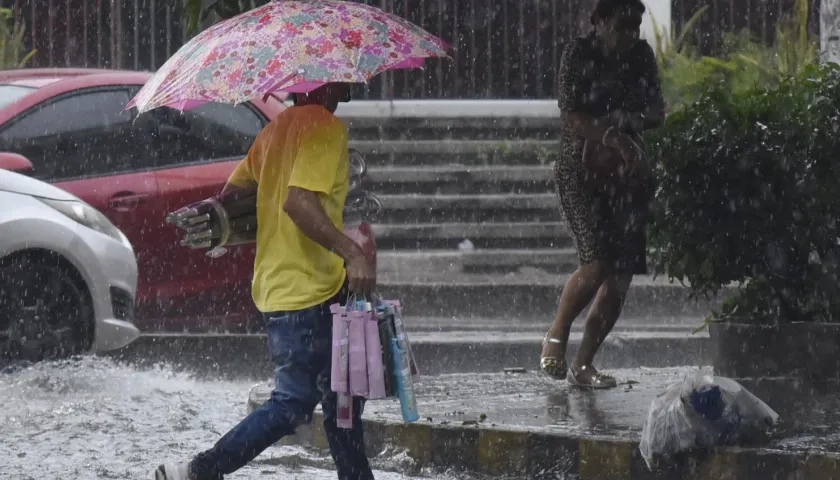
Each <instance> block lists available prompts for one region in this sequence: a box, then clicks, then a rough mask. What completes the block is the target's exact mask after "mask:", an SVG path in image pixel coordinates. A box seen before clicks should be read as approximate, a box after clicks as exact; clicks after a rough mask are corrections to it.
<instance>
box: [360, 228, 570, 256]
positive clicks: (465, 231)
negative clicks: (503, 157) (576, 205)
mask: <svg viewBox="0 0 840 480" xmlns="http://www.w3.org/2000/svg"><path fill="white" fill-rule="evenodd" d="M373 232H374V234H375V235H376V244H377V246H378V248H379V252H381V253H384V252H387V251H388V250H427V249H453V250H454V249H457V248H458V245H459V244H460V243H461V242H463V241H464V240H467V239H468V240H470V242H472V244H473V247H474V248H563V247H570V246H571V245H572V240H571V237H569V232H568V230H567V228H566V225H565V223H564V222H519V223H491V222H487V223H425V224H376V225H373Z"/></svg>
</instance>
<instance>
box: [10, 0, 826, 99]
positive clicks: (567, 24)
mask: <svg viewBox="0 0 840 480" xmlns="http://www.w3.org/2000/svg"><path fill="white" fill-rule="evenodd" d="M360 1H364V2H365V3H369V4H373V5H376V6H378V7H381V8H384V9H385V10H387V11H390V12H394V13H396V14H398V15H401V16H403V17H405V18H407V19H409V20H410V21H412V22H414V23H416V24H418V25H421V26H423V27H424V28H426V29H427V30H428V31H430V32H431V33H433V34H436V35H438V36H440V37H442V38H443V39H445V40H448V41H449V42H450V43H452V44H453V45H454V46H455V50H454V52H453V56H452V58H451V59H446V60H432V61H430V62H428V65H427V67H426V69H425V70H422V71H419V70H418V71H409V72H394V73H388V74H385V75H382V76H380V77H379V78H376V79H374V81H372V82H371V83H370V85H368V86H367V87H366V88H362V87H360V91H359V92H357V93H358V94H359V95H361V96H366V97H368V98H554V97H555V96H556V89H557V82H556V80H555V79H556V72H557V67H558V65H559V61H560V55H561V53H562V49H563V45H564V44H565V42H566V41H568V39H570V38H573V37H575V36H577V35H580V34H582V33H583V32H585V31H587V30H588V28H589V24H588V13H589V11H590V10H591V7H592V5H593V4H594V2H595V0H360ZM264 2H265V0H260V1H257V2H256V3H264ZM794 2H795V0H672V12H673V26H674V31H677V32H678V31H680V30H681V29H682V25H683V24H684V23H685V21H686V20H687V19H688V18H690V17H691V15H692V14H693V13H694V12H695V11H696V10H697V9H698V8H700V6H701V5H709V6H710V9H709V11H708V12H707V13H706V15H705V16H704V18H703V21H702V22H701V23H700V25H699V29H698V33H697V35H696V37H697V43H698V44H699V45H700V46H701V47H702V50H703V51H704V52H705V53H714V52H715V50H716V49H717V48H718V47H719V45H720V40H721V32H726V31H734V30H739V29H743V28H749V29H750V30H752V31H753V33H755V34H756V35H757V36H759V37H760V38H763V39H764V40H766V41H768V42H770V41H772V40H773V38H774V36H775V25H776V22H777V21H778V19H779V18H781V16H782V13H783V12H784V13H789V12H791V11H792V8H793V3H794ZM0 4H2V5H3V6H5V7H9V8H12V9H13V10H14V11H15V12H17V13H18V18H19V19H21V20H22V21H23V22H24V25H25V26H26V28H27V35H26V39H27V42H28V43H29V45H30V46H31V47H33V48H36V49H37V50H38V54H37V55H36V57H35V59H34V61H33V63H32V64H31V66H58V67H64V66H71V67H105V68H125V69H132V70H154V69H157V68H158V67H160V66H161V65H162V64H163V62H165V61H166V59H167V58H168V57H169V56H170V55H171V54H172V53H174V52H175V51H176V50H177V49H178V47H180V46H181V45H182V44H183V42H184V40H185V38H184V34H183V28H182V24H181V12H180V0H15V1H9V0H5V1H0ZM818 7H819V0H816V1H814V2H813V8H812V16H813V21H812V28H813V30H814V31H816V30H817V25H818V21H817V19H818V15H817V12H818Z"/></svg>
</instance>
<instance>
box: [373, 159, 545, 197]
mask: <svg viewBox="0 0 840 480" xmlns="http://www.w3.org/2000/svg"><path fill="white" fill-rule="evenodd" d="M365 187H366V188H369V189H370V190H371V191H373V192H376V193H377V194H386V195H387V194H391V195H396V194H408V193H423V194H450V195H452V194H481V193H483V194H502V193H506V194H523V193H554V192H555V186H554V165H553V162H552V163H549V164H546V165H470V166H467V165H424V166H401V167H371V168H370V169H369V170H368V176H367V177H366V178H365Z"/></svg>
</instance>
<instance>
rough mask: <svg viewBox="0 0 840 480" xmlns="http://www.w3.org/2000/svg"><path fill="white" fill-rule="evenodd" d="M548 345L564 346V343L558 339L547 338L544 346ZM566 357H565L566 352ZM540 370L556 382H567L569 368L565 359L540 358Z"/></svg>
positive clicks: (544, 340)
mask: <svg viewBox="0 0 840 480" xmlns="http://www.w3.org/2000/svg"><path fill="white" fill-rule="evenodd" d="M546 343H556V344H560V345H562V344H563V342H561V341H560V340H558V339H556V338H552V337H545V338H544V339H543V345H545V344H546ZM563 353H564V357H565V352H563ZM540 370H542V371H543V372H545V374H546V375H548V376H549V377H551V378H553V379H555V380H565V379H566V373H567V372H568V371H569V367H568V366H567V365H566V359H565V358H557V357H540Z"/></svg>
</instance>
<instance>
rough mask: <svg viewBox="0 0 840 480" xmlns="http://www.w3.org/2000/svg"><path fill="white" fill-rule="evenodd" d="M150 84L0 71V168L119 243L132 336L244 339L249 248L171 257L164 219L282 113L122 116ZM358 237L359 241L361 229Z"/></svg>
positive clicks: (257, 108) (92, 74)
mask: <svg viewBox="0 0 840 480" xmlns="http://www.w3.org/2000/svg"><path fill="white" fill-rule="evenodd" d="M150 77H151V74H149V73H144V72H127V71H113V70H95V69H24V70H12V71H0V168H7V169H10V170H17V171H19V172H20V171H22V170H23V171H25V173H27V174H29V175H31V176H33V177H35V178H38V179H40V180H44V181H48V182H50V183H53V184H55V185H56V186H58V187H61V188H63V189H65V190H67V191H69V192H71V193H73V194H74V195H76V196H78V197H80V198H81V199H83V200H85V201H86V202H88V203H89V204H90V205H92V206H93V207H95V208H97V209H99V210H100V211H101V212H102V213H104V214H105V215H106V216H107V217H108V218H109V219H110V220H111V221H112V222H113V223H114V224H115V225H117V226H118V227H119V228H120V229H121V230H122V231H123V232H124V233H125V235H126V236H127V237H128V238H129V240H130V241H131V243H132V245H133V246H134V249H135V251H136V253H137V266H138V271H139V279H138V291H137V299H136V309H135V316H136V318H135V322H134V323H135V324H136V325H137V326H138V327H139V328H140V329H141V330H145V331H161V330H167V331H184V330H190V331H226V330H227V331H246V330H247V331H250V330H252V329H253V328H254V327H256V326H258V325H259V323H258V318H259V316H258V313H257V311H256V309H255V307H254V305H253V302H252V301H251V294H250V285H251V275H252V272H253V258H254V248H253V246H242V247H229V253H228V254H227V255H224V256H222V257H220V258H216V259H214V258H211V257H210V256H207V255H206V251H205V250H190V249H187V248H184V247H181V246H179V231H178V230H177V229H176V228H174V227H172V226H171V225H167V224H166V223H165V217H166V215H167V213H169V212H172V211H174V210H176V209H178V208H180V207H182V206H184V205H187V204H189V203H192V202H196V201H198V200H202V199H205V198H207V197H210V196H213V195H215V194H216V193H218V192H219V191H220V190H221V188H222V187H223V186H224V184H225V182H226V181H227V178H228V176H229V174H230V173H231V171H232V170H233V168H234V166H235V165H236V164H237V162H238V161H239V160H240V159H241V158H242V157H244V156H245V154H246V153H247V151H248V148H249V147H250V146H251V143H252V142H253V140H254V138H255V137H256V135H257V133H258V132H259V131H260V130H261V129H262V128H263V126H265V125H266V124H267V123H268V122H269V120H270V119H272V118H273V117H274V116H276V115H277V114H278V113H280V112H281V111H282V110H283V109H284V108H285V106H284V104H283V103H282V102H281V101H280V100H278V99H277V98H274V97H269V98H267V99H266V100H265V101H262V100H255V101H252V102H248V103H244V104H240V105H236V106H233V105H225V104H215V103H214V104H205V105H203V106H201V107H198V108H196V109H194V110H189V111H186V112H179V111H177V110H174V109H170V108H159V109H155V110H153V111H151V112H148V113H145V114H142V115H139V116H138V115H137V114H136V110H135V109H131V110H129V111H123V109H124V107H125V105H126V104H127V103H128V101H129V100H130V99H131V98H132V97H133V96H134V95H135V94H136V93H137V91H138V90H139V89H140V87H142V86H143V84H144V83H145V82H146V81H147V80H148V79H149V78H150ZM9 153H13V154H17V155H9ZM20 156H23V157H25V159H26V160H28V162H27V161H23V160H22V159H21V157H20ZM30 163H31V165H29V164H30ZM359 229H360V230H361V232H362V235H363V236H364V235H370V228H369V226H368V225H367V224H364V223H363V224H362V225H361V227H359ZM350 233H353V234H354V235H358V234H359V232H358V231H352V232H350ZM371 238H372V237H371Z"/></svg>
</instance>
